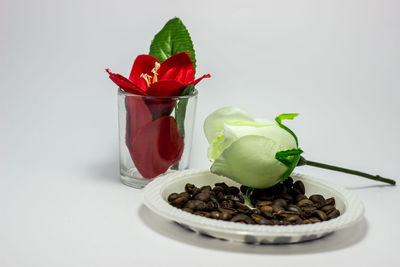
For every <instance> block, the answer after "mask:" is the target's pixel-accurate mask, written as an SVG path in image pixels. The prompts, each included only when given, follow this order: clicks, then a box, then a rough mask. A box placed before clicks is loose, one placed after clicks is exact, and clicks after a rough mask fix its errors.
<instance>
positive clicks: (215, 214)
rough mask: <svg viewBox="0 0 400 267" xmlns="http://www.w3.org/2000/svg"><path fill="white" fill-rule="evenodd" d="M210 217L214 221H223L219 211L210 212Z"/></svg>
mask: <svg viewBox="0 0 400 267" xmlns="http://www.w3.org/2000/svg"><path fill="white" fill-rule="evenodd" d="M210 217H211V218H213V219H217V220H218V219H221V213H220V212H218V211H212V212H210Z"/></svg>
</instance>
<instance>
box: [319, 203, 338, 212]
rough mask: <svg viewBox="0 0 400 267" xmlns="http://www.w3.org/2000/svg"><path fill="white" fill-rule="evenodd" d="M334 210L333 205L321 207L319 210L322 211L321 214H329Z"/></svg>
mask: <svg viewBox="0 0 400 267" xmlns="http://www.w3.org/2000/svg"><path fill="white" fill-rule="evenodd" d="M335 209H336V208H335V206H333V205H327V206H323V207H322V208H321V210H322V211H323V212H325V213H326V214H328V213H329V212H331V211H333V210H335Z"/></svg>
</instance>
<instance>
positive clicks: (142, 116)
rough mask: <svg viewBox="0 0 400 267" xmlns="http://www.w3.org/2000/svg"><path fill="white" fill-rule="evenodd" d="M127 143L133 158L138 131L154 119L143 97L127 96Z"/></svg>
mask: <svg viewBox="0 0 400 267" xmlns="http://www.w3.org/2000/svg"><path fill="white" fill-rule="evenodd" d="M125 107H126V133H125V134H126V135H125V143H126V146H127V147H128V150H129V153H130V155H131V158H132V159H133V141H134V140H135V136H136V134H137V133H138V131H139V130H140V129H141V128H143V127H144V126H145V125H146V124H148V123H150V122H151V121H152V115H151V112H150V110H149V108H148V107H147V105H146V103H144V101H143V98H142V97H137V96H127V97H126V98H125Z"/></svg>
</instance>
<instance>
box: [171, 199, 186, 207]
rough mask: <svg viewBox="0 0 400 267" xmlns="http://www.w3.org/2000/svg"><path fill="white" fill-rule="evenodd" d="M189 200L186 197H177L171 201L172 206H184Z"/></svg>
mask: <svg viewBox="0 0 400 267" xmlns="http://www.w3.org/2000/svg"><path fill="white" fill-rule="evenodd" d="M187 201H188V199H187V198H186V197H178V198H177V199H175V200H174V201H172V202H171V204H172V206H175V207H179V208H180V207H182V206H183V205H184V204H185V203H186V202H187Z"/></svg>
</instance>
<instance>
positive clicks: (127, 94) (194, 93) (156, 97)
mask: <svg viewBox="0 0 400 267" xmlns="http://www.w3.org/2000/svg"><path fill="white" fill-rule="evenodd" d="M118 93H120V94H123V95H125V96H137V97H143V98H148V99H160V98H161V99H171V98H191V97H194V96H197V95H198V93H199V91H197V89H196V88H194V91H193V92H192V93H191V94H189V95H178V96H151V95H138V94H132V93H127V92H125V91H124V90H122V88H121V87H119V88H118Z"/></svg>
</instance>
